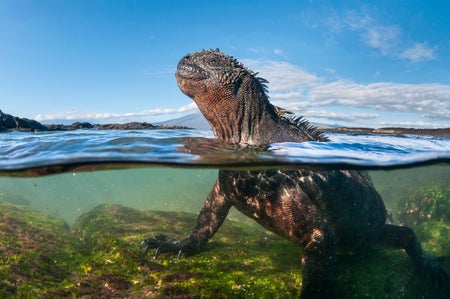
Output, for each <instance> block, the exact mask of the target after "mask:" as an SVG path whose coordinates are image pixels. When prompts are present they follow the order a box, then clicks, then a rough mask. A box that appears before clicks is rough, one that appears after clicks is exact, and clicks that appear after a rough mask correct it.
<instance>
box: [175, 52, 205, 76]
mask: <svg viewBox="0 0 450 299" xmlns="http://www.w3.org/2000/svg"><path fill="white" fill-rule="evenodd" d="M189 58H190V56H185V57H183V58H182V59H181V60H180V62H179V63H178V67H177V71H176V73H175V75H176V76H177V77H181V78H186V79H193V80H203V79H206V78H208V73H207V72H206V71H204V70H203V69H202V68H201V67H199V66H198V65H196V64H194V63H192V62H191V61H190V59H189Z"/></svg>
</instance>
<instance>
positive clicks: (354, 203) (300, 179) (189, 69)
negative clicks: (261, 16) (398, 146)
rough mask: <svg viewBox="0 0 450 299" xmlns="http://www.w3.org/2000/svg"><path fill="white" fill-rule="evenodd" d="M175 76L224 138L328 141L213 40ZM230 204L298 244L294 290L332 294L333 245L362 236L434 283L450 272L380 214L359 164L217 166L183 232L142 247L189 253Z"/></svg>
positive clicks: (354, 245) (354, 244)
mask: <svg viewBox="0 0 450 299" xmlns="http://www.w3.org/2000/svg"><path fill="white" fill-rule="evenodd" d="M176 79H177V82H178V85H179V87H180V89H181V91H182V92H183V93H185V94H186V95H187V96H189V97H191V98H192V99H193V100H194V101H195V103H196V104H197V105H198V107H199V109H200V111H201V112H202V113H203V114H204V116H205V117H206V119H207V120H208V122H209V123H210V125H211V127H212V129H213V131H214V134H215V136H216V137H217V138H218V139H221V140H223V141H225V142H229V143H234V144H243V145H267V144H269V143H273V142H287V141H291V142H305V141H320V142H327V141H328V139H327V138H326V137H325V136H324V135H323V134H322V133H321V132H319V131H318V130H317V129H316V128H315V127H313V126H311V125H310V124H309V123H308V122H307V121H305V120H303V119H302V118H294V117H292V116H289V115H287V114H288V112H287V111H286V110H284V109H282V108H279V107H276V106H274V105H272V104H271V103H270V102H269V100H268V95H267V87H266V83H267V81H266V80H264V79H262V78H259V77H258V76H257V73H254V72H253V71H251V70H249V69H247V68H245V67H244V66H243V65H242V64H241V63H239V62H238V61H237V60H236V59H234V58H233V57H230V56H228V55H226V54H224V53H222V52H220V51H219V50H203V51H201V52H194V53H192V54H188V55H186V56H185V57H183V58H182V59H181V60H180V62H179V64H178V68H177V71H176ZM232 206H234V207H236V208H237V209H238V210H239V211H241V212H242V213H244V214H245V215H247V216H249V217H251V218H253V219H254V220H256V221H257V222H258V223H259V224H261V225H262V226H263V227H265V228H266V229H268V230H270V231H273V232H274V233H276V234H278V235H280V236H282V237H284V238H286V239H288V240H289V241H291V242H293V243H295V244H298V245H300V246H301V247H302V248H303V251H302V262H301V263H302V277H303V279H302V290H301V298H335V297H336V265H335V255H336V249H337V248H344V249H349V250H358V249H364V246H366V245H367V244H382V245H385V246H389V247H392V248H402V249H405V250H406V253H407V254H408V255H409V256H410V258H411V260H412V262H413V264H414V266H415V268H416V269H417V270H419V271H421V272H426V273H428V274H430V275H431V277H432V278H433V280H436V281H438V282H439V283H444V282H448V281H449V276H448V274H447V273H446V272H445V270H444V269H443V267H442V266H441V265H440V263H439V261H438V259H437V258H434V257H432V256H431V255H430V254H428V253H427V252H425V251H424V250H422V247H421V245H420V242H419V240H418V238H417V237H416V235H415V234H414V232H413V231H412V230H411V229H410V228H408V227H401V226H395V225H390V224H386V209H385V206H384V203H383V201H382V199H381V197H380V195H379V194H378V192H377V191H376V190H375V188H374V186H373V185H372V183H371V181H370V179H369V178H368V176H367V175H365V174H364V173H363V172H360V171H357V170H337V169H336V170H319V169H314V170H312V169H300V170H283V169H279V170H249V171H230V170H219V177H218V179H217V181H216V182H215V185H214V187H213V189H212V191H211V193H210V194H209V196H208V197H207V199H206V202H205V204H204V206H203V208H202V210H201V212H200V214H199V216H198V219H197V224H196V226H195V228H194V229H193V231H192V233H191V234H190V235H189V236H188V237H186V238H184V239H181V240H176V239H173V238H171V237H167V236H165V235H159V236H156V237H152V238H148V239H146V240H144V241H142V243H141V247H142V248H143V249H144V250H145V253H147V252H148V251H149V250H150V249H152V248H156V252H155V258H157V257H158V255H159V254H160V253H163V252H171V253H175V254H178V255H180V254H181V253H184V254H187V255H190V254H195V253H197V252H199V251H201V249H202V248H203V247H204V246H205V244H206V243H207V242H208V240H209V239H211V238H212V236H213V235H214V234H215V232H216V231H217V230H218V229H219V227H220V226H221V224H222V223H223V221H224V219H225V217H226V216H227V213H228V211H229V209H230V208H231V207H232Z"/></svg>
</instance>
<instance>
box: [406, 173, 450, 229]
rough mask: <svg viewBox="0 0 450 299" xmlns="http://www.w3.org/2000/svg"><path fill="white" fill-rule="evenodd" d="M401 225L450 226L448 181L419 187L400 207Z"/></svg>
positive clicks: (449, 190)
mask: <svg viewBox="0 0 450 299" xmlns="http://www.w3.org/2000/svg"><path fill="white" fill-rule="evenodd" d="M397 218H398V220H399V221H400V223H402V224H404V225H408V226H415V225H419V224H421V223H424V222H426V221H439V222H445V223H448V224H450V185H449V184H448V181H446V180H445V181H443V182H442V183H429V184H425V185H423V186H419V187H418V188H417V189H416V190H415V191H414V192H412V193H411V194H410V195H409V196H405V197H403V198H402V199H401V200H400V202H399V205H398V212H397Z"/></svg>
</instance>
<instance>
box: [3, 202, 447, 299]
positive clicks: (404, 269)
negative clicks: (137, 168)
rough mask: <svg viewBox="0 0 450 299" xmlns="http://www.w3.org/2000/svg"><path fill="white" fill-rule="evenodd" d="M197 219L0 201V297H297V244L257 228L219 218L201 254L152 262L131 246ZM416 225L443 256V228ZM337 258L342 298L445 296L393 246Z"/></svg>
mask: <svg viewBox="0 0 450 299" xmlns="http://www.w3.org/2000/svg"><path fill="white" fill-rule="evenodd" d="M195 219H196V215H194V214H189V213H183V212H156V211H138V210H134V209H131V208H126V207H123V206H120V205H100V206H98V207H96V208H94V209H92V210H91V211H89V212H88V213H85V214H83V215H82V216H81V217H79V218H78V220H77V221H76V223H75V225H74V226H73V228H72V229H71V230H69V228H68V227H67V225H65V223H64V222H63V221H61V220H59V219H57V218H54V217H49V216H46V215H44V214H41V213H39V212H36V211H33V210H31V209H29V208H26V207H22V206H16V205H11V204H0V254H1V257H2V259H1V260H0V297H12V298H14V297H15V298H49V297H50V298H52V297H54V298H64V297H65V298H76V297H85V298H94V297H95V298H296V297H298V296H299V294H300V288H301V266H300V264H301V250H300V248H299V247H297V246H295V245H293V244H291V243H289V242H287V241H285V240H283V239H281V238H280V237H278V236H276V235H274V234H272V233H269V232H266V231H265V230H263V229H261V228H259V227H257V226H251V225H250V226H249V225H248V224H244V223H239V222H235V221H225V223H224V225H223V226H222V227H221V229H220V230H219V232H218V233H217V234H216V235H215V236H214V238H213V239H212V240H211V241H210V242H209V243H208V244H207V245H206V247H205V249H204V251H202V252H201V253H200V254H197V255H194V256H189V257H185V256H182V257H181V258H180V259H178V258H176V257H175V256H173V255H169V254H163V255H161V256H160V257H159V258H158V259H157V260H153V259H152V256H151V254H150V255H149V256H144V255H143V252H142V251H141V250H140V249H139V246H138V244H139V243H140V241H142V240H143V239H145V238H147V237H150V236H154V235H157V234H167V235H170V236H172V237H184V236H186V234H188V233H189V232H190V231H191V229H192V227H193V226H194V224H195ZM417 231H418V233H419V235H420V236H421V237H422V238H423V241H424V247H425V248H426V249H428V250H430V251H432V252H433V253H435V254H437V255H445V254H450V252H449V251H448V246H447V247H446V244H447V245H448V240H449V231H450V229H449V227H448V226H445V225H444V224H443V223H438V224H436V223H434V224H433V223H424V224H422V225H421V226H419V227H417ZM427 236H428V237H427ZM337 265H338V273H339V274H338V275H339V276H338V294H339V296H340V298H440V296H441V297H442V298H445V297H443V296H442V295H443V294H442V291H440V290H439V289H438V288H433V287H432V284H431V282H430V280H429V279H427V278H424V277H423V276H421V275H419V274H416V273H414V271H413V267H412V265H411V263H410V261H409V259H408V257H407V256H406V254H404V252H402V251H400V250H385V249H378V248H376V249H372V250H371V251H370V252H367V253H366V254H364V255H362V256H361V255H352V256H342V255H340V256H338V258H337ZM446 267H447V270H450V266H449V265H448V264H447V265H446ZM440 292H441V293H440ZM447 294H448V293H447Z"/></svg>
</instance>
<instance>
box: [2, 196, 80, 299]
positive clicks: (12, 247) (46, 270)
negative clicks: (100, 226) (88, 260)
mask: <svg viewBox="0 0 450 299" xmlns="http://www.w3.org/2000/svg"><path fill="white" fill-rule="evenodd" d="M85 253H86V252H85V251H84V246H83V244H82V243H81V242H80V241H79V240H78V239H77V238H76V237H75V236H74V235H73V234H71V233H70V230H69V227H68V226H67V224H66V223H65V222H64V221H63V220H61V219H58V218H55V217H50V216H48V215H45V214H42V213H40V212H37V211H34V210H32V209H30V208H27V207H25V206H19V205H13V204H7V203H0V257H1V258H0V298H5V297H8V298H9V297H11V298H14V297H17V298H22V297H26V298H30V297H31V298H33V297H37V298H39V297H45V296H46V294H48V292H54V293H55V294H56V293H59V290H60V288H61V286H62V287H63V288H64V287H65V286H66V285H67V283H68V281H70V279H71V271H70V270H69V269H73V268H74V267H76V265H77V263H79V261H80V260H81V259H83V258H84V254H85Z"/></svg>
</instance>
